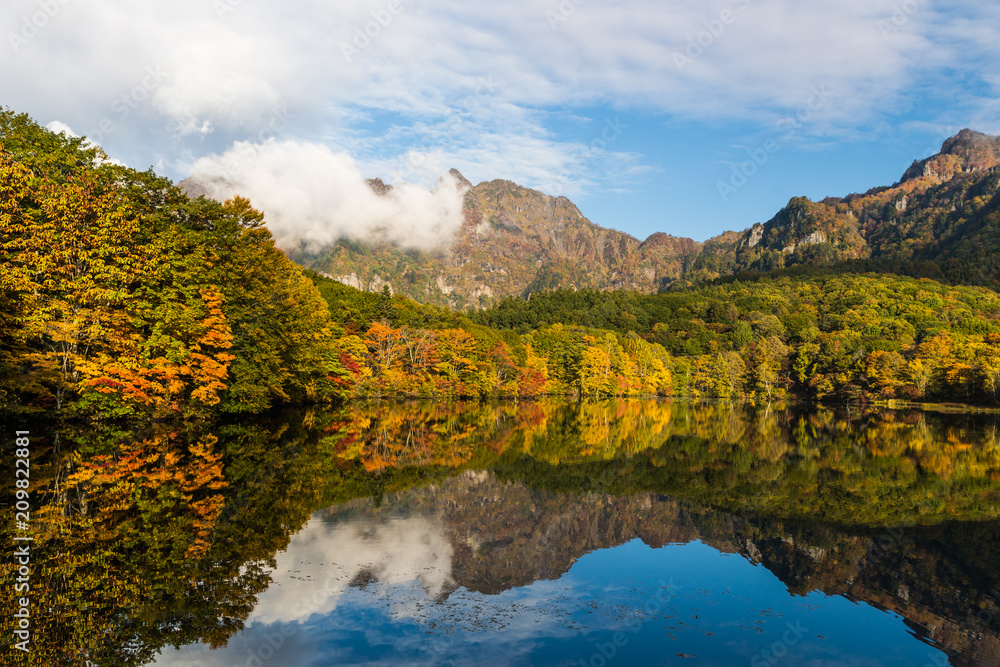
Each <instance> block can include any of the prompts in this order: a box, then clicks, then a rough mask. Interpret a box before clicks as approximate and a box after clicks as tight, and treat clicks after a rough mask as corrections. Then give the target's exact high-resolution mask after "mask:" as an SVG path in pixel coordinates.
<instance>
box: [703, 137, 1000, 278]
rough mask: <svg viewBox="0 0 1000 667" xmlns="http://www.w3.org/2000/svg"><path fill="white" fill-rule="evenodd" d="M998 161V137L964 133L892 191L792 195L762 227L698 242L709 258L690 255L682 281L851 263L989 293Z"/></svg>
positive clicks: (999, 234)
mask: <svg viewBox="0 0 1000 667" xmlns="http://www.w3.org/2000/svg"><path fill="white" fill-rule="evenodd" d="M998 164H1000V137H993V136H988V135H985V134H981V133H979V132H973V131H972V130H962V131H961V132H959V133H958V134H957V135H955V136H954V137H952V138H950V139H948V140H947V141H945V142H944V144H943V146H942V147H941V152H940V153H938V154H937V155H934V156H931V157H929V158H927V159H926V160H922V161H919V162H917V161H915V162H914V163H913V165H911V166H910V168H909V169H907V170H906V173H904V174H903V177H902V179H901V180H900V181H899V182H897V183H895V184H894V185H892V186H890V187H880V188H874V189H872V190H869V191H868V192H866V193H864V194H851V195H848V196H846V197H842V198H841V197H828V198H826V199H824V200H823V201H821V202H812V201H810V200H808V199H806V198H805V197H794V198H792V199H791V201H789V203H788V205H787V206H786V207H785V208H783V209H782V210H781V211H779V212H778V213H777V214H776V215H775V216H774V217H773V218H771V219H770V220H768V221H767V222H765V223H763V224H755V225H753V226H752V227H750V228H749V229H747V230H745V231H743V232H742V233H740V234H737V235H735V236H729V237H728V238H724V237H717V238H716V239H712V240H710V241H708V242H706V244H705V247H706V248H708V247H712V248H713V250H714V251H713V252H712V253H711V254H709V253H706V252H702V253H701V254H700V255H699V256H698V257H697V258H695V259H694V261H693V262H691V268H690V270H689V271H687V272H686V273H685V275H684V278H685V279H686V280H687V281H691V282H695V281H698V280H703V279H712V278H716V277H719V276H721V275H726V274H730V273H735V272H738V271H746V270H752V271H762V272H765V271H771V270H775V269H783V268H786V267H791V266H795V265H809V266H824V265H831V264H836V263H841V262H852V263H854V264H855V265H856V266H857V267H858V268H860V269H862V270H867V269H875V270H890V271H896V272H902V273H909V274H913V275H919V276H927V277H933V278H937V279H942V280H947V281H950V282H956V283H966V284H975V285H986V286H996V285H997V280H998V277H1000V261H998V260H1000V256H998V254H997V249H998V248H1000V244H998V243H1000V217H998V215H997V207H998V205H1000V199H997V197H996V195H997V190H998V188H1000V173H998V170H997V165H998ZM724 236H725V235H724Z"/></svg>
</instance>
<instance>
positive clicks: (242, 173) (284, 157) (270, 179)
mask: <svg viewBox="0 0 1000 667" xmlns="http://www.w3.org/2000/svg"><path fill="white" fill-rule="evenodd" d="M191 178H192V179H193V180H195V181H197V182H199V183H201V184H202V185H204V186H205V187H206V188H207V189H208V191H209V194H210V195H211V196H212V197H214V198H217V199H220V200H221V199H228V198H229V197H232V196H233V195H243V196H246V197H248V198H249V199H250V201H251V202H252V203H253V205H254V206H255V207H257V208H260V209H262V210H263V211H264V214H265V217H266V220H267V225H268V228H269V229H270V230H271V233H272V234H273V235H274V237H275V242H276V243H277V244H278V245H279V246H281V247H285V248H289V247H294V246H296V245H297V244H298V243H300V242H304V243H306V244H307V245H309V246H310V247H312V248H316V247H320V246H323V245H327V244H330V243H333V242H335V241H337V240H338V239H342V238H347V239H353V240H357V241H377V240H384V241H388V242H390V243H395V244H397V245H399V246H401V247H404V248H416V249H421V250H432V249H434V248H439V247H442V246H444V245H447V244H448V242H450V241H451V240H452V238H453V237H454V235H455V233H456V232H457V231H458V229H459V228H460V227H461V224H462V220H463V201H464V194H465V193H464V190H463V188H462V186H460V185H459V183H458V181H457V180H456V179H455V178H454V177H452V176H451V175H450V174H445V175H444V176H443V177H441V179H440V180H439V181H438V183H437V185H436V186H435V187H434V188H433V189H432V190H428V189H425V188H422V187H420V186H417V185H412V184H408V183H399V184H396V185H394V186H393V187H392V189H391V190H390V191H389V192H388V193H386V194H384V195H378V194H376V193H375V192H374V191H373V190H372V188H371V187H370V186H369V185H368V183H366V181H365V179H364V177H363V176H362V175H361V173H360V171H359V170H358V168H357V165H356V164H355V162H354V160H353V158H351V156H349V155H347V154H346V153H336V152H334V151H332V150H331V149H329V148H328V147H326V146H323V145H319V144H314V143H304V142H297V141H278V140H277V139H275V138H271V139H268V140H267V141H265V142H264V143H259V144H257V143H250V142H238V143H236V144H235V145H234V146H233V147H232V148H231V149H229V150H228V151H226V152H225V153H222V154H220V155H210V156H207V157H203V158H201V159H199V160H198V161H196V162H195V163H194V165H193V166H192V168H191Z"/></svg>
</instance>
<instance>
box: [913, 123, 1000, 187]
mask: <svg viewBox="0 0 1000 667" xmlns="http://www.w3.org/2000/svg"><path fill="white" fill-rule="evenodd" d="M997 165H1000V137H998V136H994V135H990V134H983V133H982V132H976V131H975V130H970V129H968V128H966V129H964V130H962V131H961V132H959V133H958V134H956V135H955V136H953V137H950V138H948V139H946V140H945V142H944V143H943V144H942V145H941V152H940V153H938V154H937V155H932V156H931V157H929V158H927V159H925V160H914V161H913V164H912V165H910V168H909V169H907V170H906V173H905V174H903V178H902V180H901V181H900V182H901V183H902V182H905V181H909V180H913V179H916V178H931V179H933V180H936V181H938V182H943V181H947V180H948V179H950V178H951V177H952V176H954V175H955V174H958V173H968V172H975V171H985V170H987V169H992V168H993V167H995V166H997Z"/></svg>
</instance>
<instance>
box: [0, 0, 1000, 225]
mask: <svg viewBox="0 0 1000 667" xmlns="http://www.w3.org/2000/svg"><path fill="white" fill-rule="evenodd" d="M53 1H54V2H55V0H53ZM8 4H9V5H10V7H9V8H8V11H7V12H5V15H4V18H0V33H3V34H6V35H8V40H9V36H10V35H15V36H20V35H21V34H22V32H23V31H24V30H26V28H25V25H26V24H25V23H24V22H25V21H27V22H28V24H27V25H29V26H30V25H31V21H32V20H33V19H32V17H33V16H34V15H35V14H36V13H37V12H38V11H39V5H38V4H37V2H36V1H35V0H11V1H10V3H8ZM56 5H58V7H59V9H58V11H56V12H55V13H54V15H52V16H47V17H46V18H44V26H42V27H39V28H32V29H31V30H29V32H30V33H31V34H32V37H31V38H30V39H24V38H23V37H19V38H20V39H23V40H24V42H23V43H18V46H17V48H16V49H14V48H13V47H11V48H9V49H8V50H7V51H6V53H5V54H4V56H3V57H4V59H5V60H4V65H5V66H4V67H2V68H0V87H2V89H3V90H4V92H5V102H6V103H7V104H11V105H13V106H14V107H15V108H16V109H17V110H24V111H28V112H29V113H31V114H32V115H34V116H35V117H36V118H38V119H39V120H40V121H41V122H43V123H44V122H48V121H49V120H51V119H53V118H58V119H60V120H61V121H63V122H65V123H67V124H69V125H71V126H72V127H74V128H76V129H77V130H78V131H80V132H82V133H84V134H86V135H87V136H89V137H92V138H95V140H96V141H98V143H100V144H101V145H102V146H104V147H105V148H106V149H107V150H109V151H110V152H112V153H114V154H115V155H116V156H118V157H119V158H121V159H123V160H125V161H126V162H128V163H129V164H132V165H134V166H137V167H139V168H145V167H146V166H147V165H149V164H154V163H155V164H161V163H162V164H164V165H165V166H166V169H167V171H168V175H170V176H173V177H175V178H182V177H184V176H187V175H188V172H189V170H190V167H191V165H192V164H193V163H195V162H196V161H197V160H198V159H199V158H201V157H203V156H205V155H222V154H225V153H227V152H232V151H234V150H236V146H237V145H238V144H237V142H247V141H249V142H252V143H263V139H261V136H262V135H261V133H262V132H265V133H266V136H276V137H278V139H280V140H282V141H296V142H302V143H305V142H317V143H321V144H323V145H327V146H331V147H332V148H333V149H334V150H335V151H336V152H346V153H348V154H350V155H351V157H352V158H353V159H354V161H355V163H356V165H358V167H357V168H358V169H359V170H361V171H364V172H366V173H371V175H382V176H388V175H391V173H392V172H393V171H396V172H397V173H399V174H400V175H402V176H405V177H407V179H410V178H413V179H417V180H421V179H427V178H428V173H427V172H428V171H429V169H428V166H427V165H434V166H436V167H438V168H440V167H450V166H456V167H459V168H460V169H461V170H462V171H463V173H465V174H466V175H467V176H470V177H471V178H473V179H474V180H476V179H477V178H478V179H486V178H496V177H501V178H509V179H512V180H515V181H518V182H522V183H524V184H526V185H530V186H533V187H556V188H560V189H559V190H558V193H562V194H568V195H571V196H576V195H579V194H580V193H587V192H595V191H602V190H603V191H608V190H610V189H611V188H616V187H620V186H621V183H616V182H614V181H615V178H614V176H613V175H614V174H621V173H626V174H633V173H636V171H638V172H639V173H646V172H648V171H649V170H650V169H652V168H655V166H656V165H655V162H656V161H660V162H664V161H669V159H670V158H669V156H667V157H665V156H662V155H657V156H643V155H637V154H635V153H630V152H628V151H626V150H624V149H620V148H619V147H617V146H610V147H608V149H607V150H605V151H603V152H602V153H601V155H600V157H599V159H588V160H587V161H585V162H583V163H581V162H580V161H579V160H578V159H577V158H578V156H579V155H580V154H581V152H582V149H581V146H582V147H583V148H586V146H587V145H588V142H589V141H590V140H591V136H590V135H589V134H588V132H587V129H586V127H584V126H582V125H579V124H574V123H573V122H572V121H569V122H567V116H564V115H561V114H560V113H559V112H557V111H556V110H557V109H562V110H572V111H573V112H575V113H576V114H577V115H579V116H585V117H586V116H591V120H593V121H594V122H596V123H600V122H602V121H603V120H604V117H605V116H607V115H612V116H613V115H614V114H616V113H621V115H622V117H623V119H625V122H628V118H629V117H630V116H636V117H639V116H643V117H647V118H648V117H650V116H654V117H655V116H660V117H663V118H665V119H681V120H683V121H685V122H686V121H694V122H696V123H699V126H700V127H705V128H708V129H706V130H705V131H711V126H712V125H713V124H714V126H715V127H719V128H722V127H724V126H726V125H727V124H728V125H729V126H731V127H735V128H736V129H735V130H734V132H735V133H736V134H737V135H738V136H745V135H747V134H753V133H755V132H756V133H764V132H769V131H773V128H774V125H775V124H776V123H777V122H779V121H780V120H781V119H782V118H784V117H787V116H788V115H789V114H791V113H794V112H795V111H796V110H797V109H799V108H801V106H802V105H803V104H805V103H806V102H807V100H808V99H809V96H810V91H811V89H812V87H813V86H826V87H827V88H828V89H830V90H832V91H834V93H835V94H836V99H835V101H834V102H833V103H831V104H830V105H828V106H827V107H826V108H825V109H824V110H823V113H822V114H821V115H817V117H815V118H814V119H813V120H812V121H811V122H810V123H809V124H808V127H807V128H805V130H804V131H803V136H804V141H812V140H813V139H814V138H822V137H838V138H841V139H845V138H846V139H847V140H849V141H858V140H861V139H864V138H870V137H871V133H872V128H879V127H885V124H886V123H888V124H889V125H895V124H897V123H898V118H897V116H898V115H900V114H903V113H909V112H911V111H912V110H914V109H918V110H919V113H920V114H922V115H923V116H925V117H926V119H927V120H931V121H934V122H940V123H942V124H945V125H948V124H953V123H954V124H962V125H963V126H964V125H967V124H973V125H976V126H977V127H982V128H985V129H990V128H994V127H995V118H996V113H997V109H998V108H1000V107H998V104H997V102H996V97H997V95H996V91H997V90H998V82H997V80H996V78H995V77H994V76H993V75H992V74H991V73H992V72H994V71H996V65H997V64H998V60H1000V48H998V47H997V41H996V39H995V30H993V29H992V28H991V26H994V25H996V20H997V17H998V15H1000V12H998V9H997V8H996V7H995V6H994V5H993V4H991V3H982V2H972V1H971V0H949V2H947V3H932V2H930V0H907V1H906V2H900V1H899V0H840V1H838V2H836V3H829V2H828V3H820V2H801V0H705V1H695V0H670V1H668V2H663V1H662V0H622V1H619V2H612V3H600V2H583V1H582V0H510V2H506V3H504V4H503V5H502V7H501V6H499V5H496V4H495V3H470V2H467V1H466V0H439V1H438V2H434V3H418V2H415V1H414V0H393V1H392V2H390V0H358V1H357V2H350V3H329V2H325V1H323V0H291V1H290V2H286V3H260V2H246V1H245V0H214V1H213V2H205V1H204V0H176V1H175V2H172V3H141V4H139V5H135V3H128V2H125V0H89V1H88V2H79V1H72V2H62V0H60V1H59V2H56ZM56 5H53V6H56ZM553 16H555V17H558V18H557V19H555V20H554V19H553ZM40 21H41V20H40ZM887 26H888V27H887ZM678 56H680V59H679V58H678ZM150 68H153V71H157V72H161V71H162V72H164V73H165V74H164V76H163V78H162V80H159V79H158V80H157V81H156V82H155V84H156V85H155V88H151V89H148V90H145V92H143V91H140V93H141V96H142V99H141V100H138V99H136V98H135V97H134V96H132V95H131V93H132V91H135V90H136V87H137V86H143V82H144V80H146V78H147V72H148V71H149V69H150ZM41 80H44V81H46V86H38V81H41ZM484 82H485V83H484ZM123 97H125V98H126V99H127V100H131V101H135V102H137V103H136V104H135V105H134V106H133V105H131V102H130V104H129V106H128V111H129V113H128V114H127V115H123V114H122V112H121V109H122V107H121V105H120V104H119V105H118V106H117V107H116V106H114V105H115V104H116V102H117V101H119V100H121V99H122V98H123ZM928 101H932V102H936V103H938V105H939V106H940V108H946V109H947V111H946V112H939V111H934V110H931V109H930V107H931V106H932V105H929V104H927V102H928ZM935 113H938V114H939V115H940V117H937V118H931V117H929V116H930V115H933V114H935ZM276 118H280V121H279V122H277V123H276V122H275V120H276ZM102 121H109V122H110V127H111V128H112V130H111V131H108V132H100V135H101V136H97V134H98V128H99V127H100V126H101V123H102ZM734 121H735V122H734ZM723 131H724V130H723ZM265 138H266V137H265ZM408 154H409V155H410V156H412V155H414V154H419V155H421V156H424V157H425V158H426V159H423V160H422V162H421V164H420V165H417V167H419V168H414V165H413V164H412V161H411V160H407V155H408ZM435 160H436V161H437V162H436V163H435ZM650 162H653V163H654V164H650ZM374 167H377V168H379V169H384V170H383V171H373V170H372V168H374ZM423 184H424V185H425V186H426V185H429V182H428V181H426V180H424V181H423ZM274 215H277V213H276V212H275V213H274ZM313 231H315V230H313Z"/></svg>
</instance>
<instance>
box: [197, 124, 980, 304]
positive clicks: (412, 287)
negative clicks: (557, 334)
mask: <svg viewBox="0 0 1000 667" xmlns="http://www.w3.org/2000/svg"><path fill="white" fill-rule="evenodd" d="M998 165H1000V137H997V136H991V135H986V134H983V133H980V132H975V131H973V130H970V129H963V130H961V131H960V132H958V133H957V134H956V135H954V136H953V137H950V138H948V139H947V140H946V141H945V142H944V143H943V144H942V147H941V151H940V152H938V153H937V154H935V155H932V156H930V157H928V158H925V159H923V160H915V161H914V162H913V164H912V165H911V166H910V167H909V168H908V169H907V170H906V171H905V172H904V173H903V175H902V177H901V178H900V180H899V181H897V182H896V183H894V184H893V185H891V186H879V187H875V188H872V189H870V190H868V191H867V192H865V193H863V194H859V193H853V194H849V195H846V196H843V197H827V198H825V199H823V200H821V201H818V202H814V201H811V200H809V199H808V198H806V197H792V198H791V199H790V200H789V202H788V204H787V205H786V206H785V207H783V208H782V209H781V210H779V211H778V212H777V213H776V214H775V215H774V216H773V217H772V218H770V219H769V220H767V221H765V222H756V223H754V224H752V225H750V226H748V227H747V228H745V229H743V230H742V231H726V232H723V233H722V234H719V235H717V236H715V237H712V238H709V239H706V240H705V241H696V240H694V239H690V238H686V237H677V236H673V235H671V234H668V233H665V232H655V233H653V234H651V235H649V236H648V237H647V238H646V239H644V240H640V239H638V238H636V237H634V236H632V235H630V234H628V233H625V232H622V231H619V230H616V229H611V228H605V227H601V226H599V225H597V224H595V223H594V222H592V221H591V220H589V219H588V218H587V217H586V216H585V215H584V214H583V212H582V211H580V209H579V208H578V207H577V206H576V204H574V203H573V202H572V201H571V200H569V199H568V198H566V197H562V196H558V197H557V196H551V195H547V194H545V193H543V192H540V191H538V190H534V189H531V188H527V187H524V186H522V185H519V184H517V183H515V182H513V181H510V180H505V179H494V180H491V181H484V182H481V183H478V184H476V185H473V184H472V183H471V182H470V181H469V180H468V179H466V178H465V176H464V175H462V174H461V173H460V172H459V171H457V170H455V169H452V170H450V172H449V173H450V174H451V176H452V177H453V178H455V179H456V180H457V181H458V182H459V183H461V184H462V185H464V186H466V187H467V188H468V189H467V192H466V194H465V203H464V219H463V222H462V225H461V228H460V229H459V230H458V232H457V234H456V236H455V238H454V240H453V241H452V243H451V245H450V246H447V247H444V248H442V249H440V250H437V251H414V250H404V249H401V248H398V247H396V246H393V245H391V244H388V243H377V244H364V243H358V242H354V241H347V240H341V241H338V242H336V243H334V244H332V245H330V246H327V247H325V248H321V249H319V250H311V249H309V248H306V247H304V246H303V247H301V248H297V249H291V250H286V252H287V254H288V255H289V257H290V258H291V259H293V260H295V261H297V262H299V263H300V264H302V265H303V266H306V267H307V268H311V269H314V270H316V271H318V272H320V273H322V274H323V275H326V276H328V277H331V278H334V279H335V280H338V281H340V282H342V283H345V284H347V285H351V286H353V287H356V288H359V289H362V290H367V291H379V290H381V289H382V288H383V287H385V286H388V287H389V289H390V290H391V291H392V292H393V293H401V294H404V295H406V296H409V297H411V298H413V299H416V300H417V301H421V302H424V303H432V304H435V305H441V306H447V307H449V308H453V309H465V308H474V309H478V308H484V307H489V306H491V305H493V304H494V303H496V302H497V301H499V300H500V299H501V298H504V297H510V296H517V297H522V298H530V295H531V294H532V293H535V292H538V291H543V290H549V289H557V288H569V289H597V290H602V291H606V290H615V289H628V290H635V291H639V292H646V293H651V292H656V291H660V290H663V289H668V288H670V287H678V286H679V287H683V286H687V285H691V284H694V283H698V282H703V281H706V280H713V279H717V278H720V277H725V276H728V275H733V274H737V273H741V272H746V271H751V272H769V271H774V270H780V269H785V268H789V267H792V266H796V265H805V266H811V267H824V266H832V265H836V264H843V263H851V262H855V263H859V266H860V267H864V266H865V263H866V262H867V263H869V264H871V263H872V262H876V263H877V264H872V266H876V265H877V267H881V268H879V269H877V270H886V268H887V267H888V269H891V270H892V271H898V272H901V273H909V274H919V275H926V276H927V277H934V278H936V279H939V280H945V281H949V282H958V283H969V284H976V285H985V286H992V287H996V286H997V285H998V280H1000V251H997V250H993V248H1000V214H998V213H997V209H998V208H1000V202H998V200H997V199H996V196H997V192H998V189H1000V175H998V173H997V172H998V170H997V166H998ZM367 182H368V184H369V186H370V187H371V188H372V189H373V191H375V192H376V193H377V194H380V195H382V194H385V193H386V192H388V191H389V190H391V189H392V186H391V185H387V184H385V183H384V182H383V181H382V180H381V179H369V180H368V181H367ZM180 185H181V186H182V187H183V188H184V189H185V190H186V191H188V192H189V193H191V194H193V195H197V194H203V192H202V191H201V190H199V188H198V184H197V183H193V182H189V179H188V180H185V181H183V182H182V183H181V184H180Z"/></svg>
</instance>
